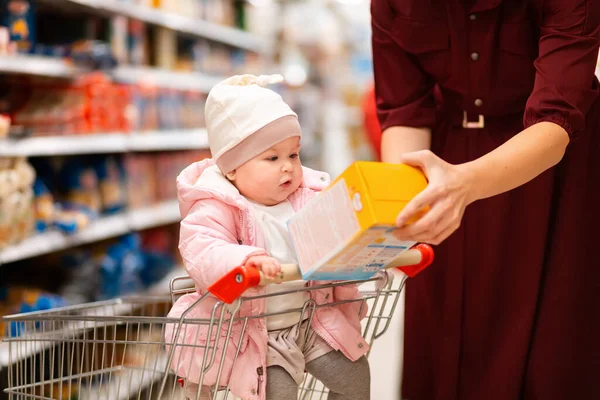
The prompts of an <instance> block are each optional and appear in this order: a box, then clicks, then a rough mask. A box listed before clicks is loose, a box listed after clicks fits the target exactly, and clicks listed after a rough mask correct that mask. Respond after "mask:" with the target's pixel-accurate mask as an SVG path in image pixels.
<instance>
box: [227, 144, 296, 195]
mask: <svg viewBox="0 0 600 400" xmlns="http://www.w3.org/2000/svg"><path fill="white" fill-rule="evenodd" d="M299 154H300V138H299V137H291V138H289V139H286V140H284V141H282V142H280V143H277V144H276V145H275V146H273V147H271V148H270V149H269V150H267V151H265V152H264V153H262V154H259V155H258V156H256V157H254V158H253V159H251V160H250V161H248V162H246V163H245V164H244V165H242V166H241V167H238V168H237V169H236V170H235V171H234V173H233V179H232V181H233V183H234V184H235V186H236V187H237V188H238V190H239V191H240V193H241V194H242V195H243V196H245V197H247V198H249V199H250V200H253V201H255V202H257V203H260V204H264V205H267V206H273V205H276V204H279V203H281V202H282V201H284V200H285V199H287V198H288V197H289V195H291V194H292V193H294V192H295V191H296V189H298V187H299V186H300V184H301V183H302V163H301V162H300V155H299Z"/></svg>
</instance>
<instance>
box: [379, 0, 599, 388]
mask: <svg viewBox="0 0 600 400" xmlns="http://www.w3.org/2000/svg"><path fill="white" fill-rule="evenodd" d="M372 18H373V20H372V22H373V54H374V65H375V82H376V93H377V107H378V115H379V120H380V122H381V126H382V129H383V130H384V134H383V138H382V145H381V150H382V159H383V161H386V162H397V163H408V164H411V165H414V166H417V167H420V168H421V169H423V170H424V172H425V173H426V175H427V176H428V178H429V186H428V188H427V189H426V190H424V191H423V192H422V193H421V194H420V195H419V196H417V197H416V198H415V199H413V201H412V202H411V203H410V204H409V205H408V206H407V207H406V208H405V209H404V210H403V211H402V212H401V213H400V215H399V216H398V221H397V223H398V226H399V229H398V232H397V236H398V237H400V238H403V239H412V240H417V241H421V242H428V243H432V244H439V246H437V249H436V257H437V260H436V262H435V264H434V265H433V266H432V267H431V268H429V270H428V271H426V272H425V273H423V274H421V275H420V276H419V277H417V278H416V279H413V280H412V281H411V282H410V283H409V284H408V287H407V292H406V327H405V346H404V347H405V350H404V376H403V388H402V395H403V398H406V399H410V400H423V399H440V400H453V399H460V400H466V399H477V400H483V399H485V400H494V399H502V400H504V399H544V400H549V399H599V398H600V385H598V383H597V381H598V378H600V256H599V255H598V254H597V253H598V252H597V251H595V248H597V247H598V246H597V242H598V241H599V240H600V235H599V234H598V229H599V227H600V190H599V188H598V186H599V184H600V101H599V100H598V94H599V85H598V81H597V80H596V78H595V77H594V70H595V66H596V62H597V57H598V43H599V24H600V4H599V3H598V2H597V1H596V2H594V1H591V0H587V1H586V0H526V1H524V0H480V1H475V0H472V1H466V0H444V1H443V0H426V1H424V0H373V1H372ZM428 149H431V151H429V150H428ZM425 206H430V209H429V211H428V213H427V214H426V216H424V217H423V218H421V219H420V220H419V221H418V222H417V223H415V224H412V225H408V226H406V225H405V222H406V221H407V220H408V219H410V217H411V215H413V214H414V213H415V212H416V211H418V210H420V209H422V208H423V207H425Z"/></svg>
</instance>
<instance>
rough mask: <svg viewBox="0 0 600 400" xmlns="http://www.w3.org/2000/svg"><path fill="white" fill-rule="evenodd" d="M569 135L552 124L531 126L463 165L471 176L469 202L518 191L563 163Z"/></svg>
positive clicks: (543, 123) (545, 123)
mask: <svg viewBox="0 0 600 400" xmlns="http://www.w3.org/2000/svg"><path fill="white" fill-rule="evenodd" d="M568 144H569V135H568V134H567V131H565V130H564V129H563V128H562V127H560V126H558V125H556V124H554V123H551V122H540V123H537V124H535V125H532V126H530V127H529V128H527V129H525V130H524V131H523V132H521V133H519V134H518V135H516V136H514V137H513V138H511V139H510V140H509V141H507V142H506V143H504V144H503V145H502V146H500V147H498V148H497V149H496V150H494V151H492V152H490V153H488V154H486V155H485V156H483V157H480V158H479V159H477V160H475V161H472V162H470V163H466V164H463V165H462V166H461V168H463V169H465V170H466V171H467V173H468V174H470V175H471V178H470V180H471V186H472V188H471V193H470V197H471V199H470V200H471V202H472V201H475V200H480V199H485V198H487V197H492V196H495V195H497V194H500V193H504V192H507V191H509V190H512V189H514V188H517V187H519V186H521V185H523V184H525V183H527V182H529V181H530V180H532V179H533V178H535V177H536V176H538V175H540V174H541V173H542V172H544V171H546V170H547V169H549V168H551V167H553V166H555V165H556V164H558V163H559V162H560V160H562V158H563V155H564V154H565V150H566V148H567V145H568Z"/></svg>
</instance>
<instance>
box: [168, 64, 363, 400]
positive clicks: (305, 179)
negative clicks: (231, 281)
mask: <svg viewBox="0 0 600 400" xmlns="http://www.w3.org/2000/svg"><path fill="white" fill-rule="evenodd" d="M281 80H282V78H281V77H280V76H260V77H255V76H252V75H243V76H234V77H232V78H229V79H227V80H225V81H223V82H222V83H220V84H218V85H216V86H215V87H214V88H213V90H212V91H211V92H210V94H209V96H208V99H207V102H206V111H205V114H206V125H207V131H208V139H209V145H210V150H211V152H212V155H213V158H212V159H209V160H205V161H200V162H197V163H194V164H192V165H190V166H189V167H187V168H186V169H185V170H184V171H183V172H182V173H181V174H180V176H179V177H178V182H177V183H178V191H179V201H180V210H181V213H182V216H183V220H182V222H181V236H180V245H179V249H180V252H181V255H182V258H183V260H184V264H185V268H186V269H187V271H188V273H189V276H190V277H191V278H192V279H193V281H194V283H195V287H196V291H197V293H193V294H188V295H186V296H183V297H181V298H180V299H179V300H178V301H177V302H176V303H175V305H174V306H173V309H172V310H171V312H170V313H169V316H170V317H179V316H181V315H182V313H183V312H184V311H186V310H187V309H188V308H189V307H190V306H192V304H193V303H194V302H195V301H197V300H198V299H199V297H200V293H204V292H206V288H207V287H208V286H210V285H211V284H212V283H213V282H215V281H216V280H217V279H219V278H220V277H222V276H223V275H225V274H226V273H227V272H228V271H230V270H231V269H233V268H235V267H237V266H239V265H246V266H252V267H256V268H258V269H259V270H261V271H262V272H263V273H264V274H265V275H267V276H269V277H275V276H276V275H277V274H278V273H279V271H280V267H281V264H280V263H294V264H296V263H297V260H296V258H295V253H294V249H293V246H292V244H291V240H290V237H289V234H288V231H287V225H286V223H287V221H288V220H289V219H290V218H292V217H293V216H294V214H295V212H296V211H297V210H299V209H300V208H302V207H303V206H304V205H305V204H306V203H307V202H308V201H309V200H310V199H311V198H313V197H314V196H315V195H316V194H317V192H318V191H320V190H322V189H323V188H325V187H326V185H327V184H328V183H329V177H328V176H327V175H326V174H324V173H322V172H317V171H314V170H311V169H308V168H305V167H303V166H302V163H301V161H300V155H299V154H300V148H301V137H302V132H301V129H300V125H299V123H298V117H297V115H296V114H295V113H294V112H293V111H292V110H291V109H290V107H289V106H288V105H287V104H286V103H285V102H284V101H283V99H282V98H281V97H280V96H279V95H278V94H277V93H275V92H274V91H272V90H270V89H267V88H266V87H265V86H267V85H268V84H271V83H276V82H279V81H281ZM312 284H314V282H304V281H295V282H288V283H282V284H280V285H270V286H267V287H266V288H264V287H260V288H256V289H250V290H249V291H248V292H250V291H252V293H250V294H253V295H257V294H265V293H266V294H274V293H276V292H281V291H290V290H291V291H293V292H292V293H291V294H284V295H275V296H267V297H266V299H258V300H252V301H247V302H244V306H243V307H242V308H241V310H240V314H241V316H244V317H245V316H255V315H260V314H267V317H266V318H250V319H248V324H247V327H246V329H245V331H244V332H242V323H241V322H239V323H238V322H236V323H234V326H233V329H232V333H231V335H230V338H231V340H230V341H229V344H228V346H227V347H226V348H225V349H220V351H219V352H218V354H217V357H216V360H217V362H215V365H214V366H213V367H212V368H211V369H210V370H209V371H208V372H207V373H206V375H205V376H204V379H203V381H202V385H203V387H202V388H198V383H199V380H200V375H201V372H202V371H201V367H202V360H203V349H202V348H194V347H191V346H177V347H176V349H175V356H174V357H173V362H172V364H171V368H172V369H173V370H174V371H175V372H176V373H177V374H178V375H179V376H180V377H183V378H184V379H185V382H186V387H187V393H188V397H189V398H193V399H195V398H196V392H197V390H201V391H202V393H203V396H205V395H206V394H207V393H209V390H208V387H209V386H218V387H224V386H227V385H230V389H231V392H232V393H233V394H234V395H235V396H237V397H239V398H242V399H244V400H255V399H256V400H258V399H269V400H278V399H282V400H289V399H295V398H297V396H298V387H299V385H300V384H301V383H302V380H303V378H304V373H305V371H308V372H310V373H311V374H312V375H313V376H314V377H316V378H317V379H319V380H320V381H321V382H323V383H324V384H325V386H327V387H328V389H329V391H330V394H329V399H347V400H351V399H352V400H354V399H355V400H366V399H369V393H370V373H369V364H368V362H367V359H366V357H365V354H366V353H367V351H368V349H369V346H368V344H367V343H366V342H365V340H364V339H363V337H362V335H361V327H360V319H361V316H360V315H359V313H360V302H349V303H346V304H343V305H337V306H328V307H321V308H317V309H316V311H315V312H314V316H313V318H312V319H310V318H308V317H309V313H308V312H307V313H300V312H286V310H293V309H301V308H302V307H303V305H304V304H305V302H306V301H308V300H311V299H312V300H314V302H315V303H316V304H317V305H322V304H326V303H331V302H336V301H343V300H352V299H356V298H357V297H358V290H357V288H356V287H355V286H340V287H336V288H327V289H319V290H313V291H307V290H301V291H298V290H297V289H303V288H305V287H306V286H307V285H308V286H310V285H312ZM248 294H249V293H246V295H248ZM216 301H217V300H216V299H213V298H208V299H206V300H204V301H202V302H201V303H200V304H198V305H197V306H195V307H194V308H193V309H191V310H190V312H189V313H188V314H187V315H186V317H187V318H209V317H210V314H211V311H212V308H213V306H214V304H215V302H216ZM301 316H303V317H304V318H301ZM309 321H311V323H310V325H309ZM175 330H176V329H175V326H171V325H169V326H167V328H166V330H165V338H166V341H167V342H168V343H173V340H174V339H173V338H174V332H175ZM204 330H206V329H205V327H203V326H199V325H192V324H186V326H185V328H184V329H183V330H182V332H183V333H182V335H181V337H180V338H179V342H178V343H180V344H187V345H190V344H194V345H198V346H205V345H206V342H207V338H206V336H207V332H205V331H204ZM217 334H219V333H217ZM221 334H225V333H221ZM240 341H241V351H240V354H239V355H238V357H237V361H236V362H235V363H234V360H235V355H236V350H237V346H238V344H240ZM220 343H221V346H222V343H223V341H221V342H220ZM222 351H225V352H226V357H225V358H224V360H225V361H224V363H223V365H217V364H218V363H219V360H220V359H221V358H220V356H221V354H222V353H221V352H222ZM219 367H222V368H223V372H222V374H221V375H220V381H219V382H217V376H218V368H219Z"/></svg>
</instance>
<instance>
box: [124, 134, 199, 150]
mask: <svg viewBox="0 0 600 400" xmlns="http://www.w3.org/2000/svg"><path fill="white" fill-rule="evenodd" d="M127 142H128V144H127V146H126V147H127V149H128V150H129V151H167V150H203V149H208V134H207V132H206V129H193V130H183V131H170V132H163V133H151V134H136V135H131V136H130V137H129V138H127Z"/></svg>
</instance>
